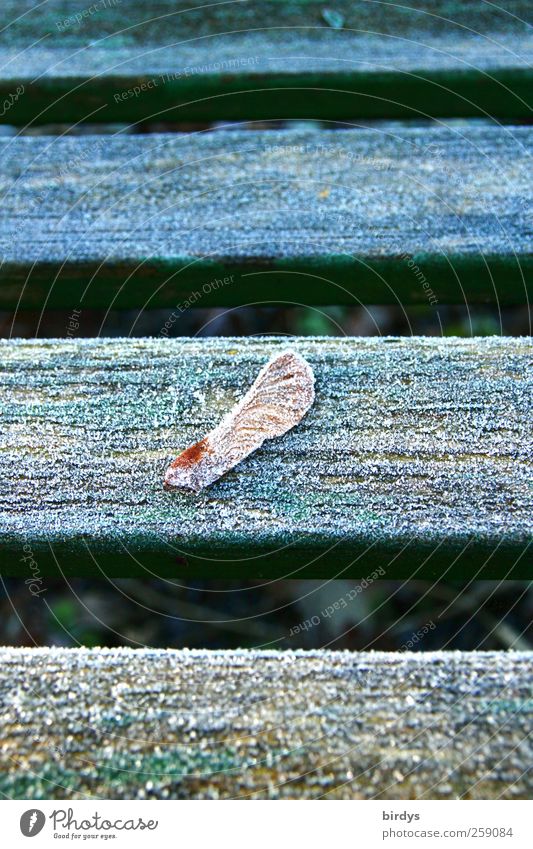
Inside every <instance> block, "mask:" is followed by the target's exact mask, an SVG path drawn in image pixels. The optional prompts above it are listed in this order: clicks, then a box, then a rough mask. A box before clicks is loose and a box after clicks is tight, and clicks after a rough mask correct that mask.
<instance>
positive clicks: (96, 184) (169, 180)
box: [0, 124, 533, 311]
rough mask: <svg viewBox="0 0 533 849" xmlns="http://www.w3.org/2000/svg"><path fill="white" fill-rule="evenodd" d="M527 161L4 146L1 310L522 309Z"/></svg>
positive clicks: (366, 143)
mask: <svg viewBox="0 0 533 849" xmlns="http://www.w3.org/2000/svg"><path fill="white" fill-rule="evenodd" d="M532 154H533V128H531V127H514V128H512V129H511V128H508V127H493V126H487V125H481V126H468V127H460V128H444V127H440V128H438V127H434V128H431V129H429V128H428V127H416V128H413V127H399V126H397V125H394V124H378V125H376V126H374V127H372V128H367V129H361V130H347V131H343V132H335V131H323V132H320V133H316V132H315V133H313V132H310V131H300V132H296V131H295V132H290V131H288V132H261V133H249V132H242V131H241V132H233V133H222V132H219V133H209V134H200V135H192V136H175V135H170V136H169V135H157V136H147V137H146V136H145V137H138V136H134V137H131V136H114V137H112V138H110V137H109V136H94V137H89V138H18V139H8V140H6V139H4V140H1V141H0V162H1V166H0V180H1V184H0V185H1V192H2V213H3V215H2V221H1V223H0V256H2V257H3V264H2V267H1V270H0V305H1V306H3V307H4V308H5V307H8V308H14V307H16V306H17V305H18V306H19V307H27V308H41V307H43V306H44V305H46V306H47V307H48V308H53V307H65V308H67V309H71V308H73V307H79V308H85V307H103V308H122V307H131V306H143V307H145V308H150V307H156V306H162V305H163V306H173V307H175V308H177V305H178V304H180V303H183V301H184V300H187V299H188V298H189V297H190V296H191V294H193V293H194V294H193V297H192V301H190V302H189V303H188V305H189V306H190V305H195V306H209V305H211V304H242V303H256V302H263V301H270V302H271V301H282V302H291V301H296V302H298V303H300V302H302V303H319V304H323V303H343V304H351V305H354V304H358V303H360V302H366V303H421V304H426V305H427V304H430V305H432V306H433V307H434V308H435V309H436V310H437V311H438V304H439V303H466V304H471V303H476V302H480V301H491V302H497V303H499V304H510V303H523V302H526V301H527V300H528V298H529V297H530V296H531V295H532V294H533V291H532V290H533V287H532V285H531V281H532V279H533V274H532V268H533V250H532V243H533V239H532V233H531V226H530V222H529V219H528V210H529V208H530V207H531V205H532V203H533V190H532V186H531V179H530V176H531V161H532ZM411 257H414V259H413V258H411ZM294 272H297V273H294Z"/></svg>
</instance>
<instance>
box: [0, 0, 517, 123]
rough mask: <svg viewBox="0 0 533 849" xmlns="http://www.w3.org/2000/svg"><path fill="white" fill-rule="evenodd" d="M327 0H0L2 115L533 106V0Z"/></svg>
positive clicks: (480, 110)
mask: <svg viewBox="0 0 533 849" xmlns="http://www.w3.org/2000/svg"><path fill="white" fill-rule="evenodd" d="M328 8H329V7H328V6H327V4H326V5H324V3H322V2H316V0H253V2H252V0H250V2H236V3H216V4H211V5H206V4H205V3H204V2H203V0H187V2H186V3H179V2H175V0H157V2H151V3H150V4H149V5H148V6H147V4H146V3H145V2H144V0H131V2H128V3H123V2H119V0H117V2H116V3H113V0H107V2H105V3H98V2H96V3H93V4H89V3H87V0H45V2H41V3H38V4H36V3H35V2H34V0H3V5H2V12H3V20H2V23H3V26H2V29H1V30H0V67H1V68H2V71H1V72H0V101H3V100H4V98H9V95H10V94H12V93H13V92H14V91H16V88H17V87H18V86H19V85H20V84H23V86H24V93H23V95H22V96H20V97H18V98H17V99H16V102H14V103H11V104H10V105H9V107H8V109H6V111H5V112H3V110H1V111H2V114H1V116H0V120H2V121H7V122H9V123H25V122H27V121H33V122H41V123H42V122H48V123H49V122H52V121H79V120H83V119H87V118H90V120H92V121H94V120H97V121H98V120H100V121H103V120H106V121H109V120H117V121H121V122H125V121H126V122H128V121H139V120H150V119H151V120H168V119H172V120H180V119H181V120H191V119H195V120H212V119H213V118H223V119H228V118H231V119H235V118H243V117H244V118H265V117H269V118H280V117H312V118H316V117H327V118H333V119H335V118H337V119H339V118H347V119H351V118H354V117H356V116H366V117H398V116H401V115H407V116H409V117H413V116H414V117H417V116H420V115H422V116H425V115H433V116H435V115H441V116H442V115H468V116H470V115H477V116H479V115H485V114H490V115H495V116H499V117H507V118H518V117H529V116H530V115H531V110H532V107H533V97H532V90H531V89H532V87H531V83H532V75H533V72H532V69H531V64H530V57H531V53H532V51H533V36H532V29H531V23H532V13H531V4H530V3H528V2H527V0H506V2H500V3H498V4H493V3H486V2H482V0H469V2H468V3H464V2H456V0H425V2H424V0H418V2H412V0H411V2H404V3H401V4H396V5H395V4H391V3H379V2H364V0H336V2H335V3H334V4H333V5H332V8H331V9H329V11H327V10H328ZM91 10H92V11H91ZM76 16H79V17H76ZM135 87H137V88H138V90H139V94H138V96H136V95H135V93H134V90H135ZM128 91H131V94H128Z"/></svg>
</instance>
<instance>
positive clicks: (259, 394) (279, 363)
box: [164, 351, 315, 492]
mask: <svg viewBox="0 0 533 849" xmlns="http://www.w3.org/2000/svg"><path fill="white" fill-rule="evenodd" d="M314 384H315V377H314V374H313V370H312V368H311V366H310V365H309V363H308V362H307V361H306V360H304V358H303V357H301V356H300V355H299V354H296V353H294V352H293V351H284V352H283V353H281V354H278V355H277V356H276V357H274V358H273V359H271V360H270V362H268V363H267V364H266V366H265V367H264V368H263V369H261V371H260V372H259V374H258V375H257V378H256V380H255V382H254V383H253V384H252V386H251V387H250V389H249V390H248V392H247V393H246V395H245V396H244V397H243V398H241V400H240V401H239V403H238V404H236V405H235V407H234V408H233V410H231V412H229V413H228V414H227V415H226V416H225V417H224V418H223V419H222V421H221V422H220V424H219V425H217V427H216V428H215V429H214V430H212V431H210V433H208V434H207V436H205V437H204V438H203V439H201V440H200V442H196V443H195V444H194V445H191V447H190V448H187V449H186V450H185V451H183V452H182V453H181V454H180V455H179V457H177V458H176V459H175V460H174V462H173V463H171V464H170V466H169V467H168V469H167V471H166V473H165V481H164V486H165V489H188V490H193V492H199V491H200V490H201V489H203V488H204V487H206V486H209V484H211V483H213V482H214V481H216V480H218V478H219V477H221V476H222V475H225V474H226V472H229V470H230V469H232V468H233V467H234V466H236V465H237V463H240V462H241V460H244V458H245V457H247V456H248V455H249V454H251V453H252V451H255V450H256V449H257V448H259V447H260V446H261V445H262V444H263V442H264V441H265V439H273V438H274V437H276V436H282V434H284V433H287V431H288V430H290V429H291V428H293V427H294V426H295V425H297V424H298V422H299V421H300V420H301V419H302V418H303V417H304V415H305V414H306V412H307V411H308V409H309V407H310V406H311V404H312V403H313V401H314V399H315V389H314Z"/></svg>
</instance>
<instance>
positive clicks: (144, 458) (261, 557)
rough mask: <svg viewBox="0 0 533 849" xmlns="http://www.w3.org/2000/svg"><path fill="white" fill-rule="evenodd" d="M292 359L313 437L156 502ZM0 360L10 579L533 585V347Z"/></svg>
mask: <svg viewBox="0 0 533 849" xmlns="http://www.w3.org/2000/svg"><path fill="white" fill-rule="evenodd" d="M287 345H288V346H289V347H290V348H293V349H294V350H296V351H299V352H300V353H301V354H302V355H303V356H305V358H306V359H307V360H308V361H309V362H310V364H311V366H312V368H313V370H314V372H315V377H316V401H315V404H314V405H313V407H312V408H311V410H310V411H309V413H308V414H307V415H306V417H305V418H304V420H303V421H302V422H301V423H300V424H299V425H298V427H297V428H295V429H294V430H293V431H291V432H290V433H288V434H287V435H286V436H284V437H282V438H280V439H277V440H271V441H269V442H268V443H265V445H264V446H263V447H262V448H261V449H260V450H259V451H257V452H255V453H254V454H253V455H251V456H250V457H249V458H247V459H246V460H245V461H244V462H243V463H242V464H241V465H239V466H238V467H237V468H235V469H233V470H232V471H231V472H230V473H229V474H227V475H226V476H225V477H224V478H222V479H221V480H220V481H218V482H217V483H216V484H214V485H213V486H211V487H209V488H208V489H206V490H203V491H202V492H201V493H199V494H198V495H192V494H186V493H180V492H165V491H164V490H163V486H162V483H163V474H164V470H165V469H166V468H167V466H168V463H169V461H170V460H171V459H173V457H175V456H176V454H177V453H178V452H179V451H180V450H181V449H183V448H185V447H187V446H188V445H191V444H192V443H193V442H195V441H196V440H197V439H199V438H201V437H202V436H204V435H205V433H206V432H207V431H208V430H210V429H211V428H212V427H213V426H214V425H215V424H217V423H218V422H219V421H220V419H221V417H222V415H223V414H224V413H226V412H227V411H228V410H229V409H231V407H232V406H233V404H234V403H235V402H236V400H237V399H238V398H240V397H241V396H242V394H243V393H244V391H245V390H246V388H247V387H248V386H250V385H251V383H252V382H253V380H254V378H255V376H256V375H257V372H258V371H259V368H260V367H261V366H263V365H264V364H265V362H266V361H267V360H268V358H269V357H270V356H271V355H272V354H273V353H274V352H276V351H280V350H282V349H284V348H287ZM0 361H1V373H0V376H1V385H2V394H1V407H0V479H1V480H2V488H1V492H0V543H1V546H2V550H1V553H0V558H1V560H0V562H1V570H2V571H3V572H4V573H11V574H19V575H22V576H24V577H26V578H31V576H32V575H33V574H34V572H35V570H38V572H39V574H44V573H46V572H57V571H61V572H65V573H68V574H74V575H76V574H77V575H82V574H97V575H102V574H113V575H129V574H147V573H146V570H147V569H148V570H149V572H151V573H157V574H164V575H178V574H179V575H181V576H183V577H187V576H197V575H199V576H203V577H207V576H215V577H219V578H227V577H231V576H239V577H241V578H255V577H258V576H259V577H261V576H276V577H281V576H284V577H291V576H292V577H301V576H302V575H314V576H317V575H318V576H321V577H324V576H329V577H333V576H338V575H352V576H356V577H359V578H360V577H365V576H367V575H368V574H369V572H370V571H372V569H375V568H376V567H377V566H381V567H383V569H384V570H385V572H384V573H385V575H386V576H387V577H389V578H392V577H410V576H413V577H423V576H433V577H439V578H450V577H461V578H464V577H465V575H468V576H469V577H472V578H474V577H498V578H505V577H510V576H511V575H512V576H514V577H531V576H532V572H533V569H532V563H531V557H530V553H529V552H528V550H527V549H528V546H529V543H530V541H531V528H532V522H531V516H532V500H533V496H532V487H531V484H532V458H533V435H532V428H531V420H532V416H531V412H532V393H531V383H532V380H533V370H532V368H531V363H532V345H531V340H527V339H501V338H498V337H492V338H487V339H464V340H462V339H461V340H459V339H429V338H404V339H399V338H383V339H375V338H374V339H354V338H351V339H303V338H300V339H298V338H297V339H293V340H289V341H287V340H286V339H279V338H278V339H275V338H272V339H261V340H257V339H220V338H219V339H203V340H192V339H190V340H186V339H174V340H165V339H159V340H154V339H151V340H148V339H146V340H142V339H136V340H133V339H131V340H101V339H92V340H79V341H74V340H66V341H65V340H64V341H42V342H41V341H33V342H32V341H20V342H3V343H0ZM24 546H27V548H24Z"/></svg>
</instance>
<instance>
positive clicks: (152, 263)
mask: <svg viewBox="0 0 533 849" xmlns="http://www.w3.org/2000/svg"><path fill="white" fill-rule="evenodd" d="M413 262H414V264H415V265H416V266H417V267H418V271H419V272H420V274H421V275H423V276H424V277H425V278H426V279H427V281H429V283H430V285H431V292H432V294H433V295H434V297H435V299H436V300H432V301H431V303H432V305H433V308H434V309H435V310H436V311H438V304H465V305H467V304H483V303H492V304H494V303H496V304H498V305H500V306H509V305H514V304H523V303H529V302H530V301H531V300H533V254H532V253H516V252H511V251H510V253H509V255H508V256H494V255H490V254H487V255H480V254H478V255H471V254H468V255H467V254H461V253H450V254H448V255H446V256H443V255H442V254H432V253H427V254H424V253H422V254H415V255H414V256H413ZM231 276H233V281H232V284H231V285H227V286H226V285H224V286H208V288H207V291H206V290H205V289H204V288H203V287H204V285H205V284H206V281H211V280H213V279H221V278H224V277H231ZM126 281H127V282H126ZM89 282H90V285H88V284H89ZM124 284H125V285H124ZM191 296H192V297H193V299H194V305H196V306H202V307H208V306H215V305H217V306H241V305H245V304H264V303H287V302H290V303H296V304H309V305H326V304H341V305H346V306H357V305H359V304H424V305H427V304H428V303H429V299H428V293H427V291H426V289H425V288H424V287H423V286H422V285H421V283H420V281H419V279H417V276H416V275H415V274H413V270H412V268H411V267H409V264H408V262H407V261H406V258H405V256H404V257H400V256H398V257H396V258H394V257H386V258H384V259H380V258H377V257H375V256H370V257H367V256H360V257H359V256H355V257H352V256H346V255H339V256H335V255H333V256H324V257H308V258H305V257H302V258H298V259H287V260H279V259H277V260H275V259H271V258H268V257H265V259H264V260H263V261H262V262H260V261H258V260H256V259H252V260H247V259H246V258H245V259H243V260H240V261H235V260H232V259H228V261H227V262H225V263H224V262H222V261H215V260H209V259H198V260H196V261H193V262H192V263H191V257H182V258H179V257H176V258H173V259H163V258H161V259H157V260H154V259H151V258H150V259H147V260H146V261H145V262H143V263H139V261H138V260H137V259H135V260H132V261H131V263H128V262H122V261H120V262H117V261H106V262H105V263H104V264H103V265H102V263H101V262H100V261H95V262H80V261H69V260H68V259H67V260H66V261H65V263H64V264H62V265H57V264H53V263H37V264H33V263H32V264H30V263H25V262H23V261H21V262H20V264H15V263H7V262H6V263H4V264H3V265H2V266H1V267H0V307H2V308H3V309H15V308H18V309H22V310H24V309H28V310H30V309H31V310H35V309H40V308H42V307H43V306H45V305H46V307H47V308H48V309H54V308H62V309H63V308H64V309H74V308H87V309H89V308H104V309H107V308H113V309H128V308H131V307H140V308H142V309H153V308H156V307H169V308H174V309H178V310H179V309H180V304H181V306H184V305H185V308H187V305H186V304H185V302H186V301H188V299H190V298H191ZM188 305H189V306H190V305H191V304H190V303H189V304H188Z"/></svg>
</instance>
